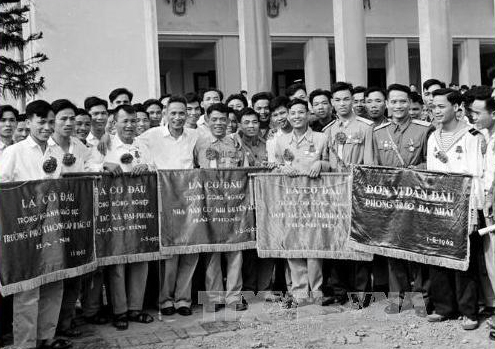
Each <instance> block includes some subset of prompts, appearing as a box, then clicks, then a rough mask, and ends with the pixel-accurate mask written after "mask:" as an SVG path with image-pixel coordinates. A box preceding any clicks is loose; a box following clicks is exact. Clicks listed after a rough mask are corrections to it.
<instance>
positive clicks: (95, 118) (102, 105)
mask: <svg viewBox="0 0 495 349" xmlns="http://www.w3.org/2000/svg"><path fill="white" fill-rule="evenodd" d="M84 109H86V111H87V112H88V113H89V115H90V116H91V132H90V133H89V136H88V137H87V138H86V142H88V143H89V144H91V145H92V146H94V147H96V146H97V145H98V143H99V142H100V138H101V137H102V136H103V135H104V134H105V127H106V126H107V121H108V103H107V101H105V100H103V99H101V98H98V97H94V96H93V97H88V98H86V99H85V100H84Z"/></svg>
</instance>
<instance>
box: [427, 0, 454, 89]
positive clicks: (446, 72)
mask: <svg viewBox="0 0 495 349" xmlns="http://www.w3.org/2000/svg"><path fill="white" fill-rule="evenodd" d="M450 16H451V11H450V0H434V1H432V0H418V17H419V50H420V60H421V81H422V82H424V81H425V80H428V79H431V78H435V79H439V80H441V81H444V82H445V83H446V84H447V85H448V84H449V83H450V82H451V80H452V59H453V58H452V33H451V29H450Z"/></svg>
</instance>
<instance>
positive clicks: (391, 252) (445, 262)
mask: <svg viewBox="0 0 495 349" xmlns="http://www.w3.org/2000/svg"><path fill="white" fill-rule="evenodd" d="M347 246H349V247H351V248H353V249H356V250H359V251H363V252H368V253H374V254H377V255H381V256H385V257H392V258H398V259H405V260H408V261H413V262H418V263H421V264H431V265H437V266H439V267H445V268H449V269H457V270H462V271H466V270H468V268H469V239H468V253H467V256H466V260H456V259H451V258H447V257H439V256H430V255H424V254H421V253H417V252H411V251H406V250H400V249H394V248H388V247H380V246H371V245H364V244H361V243H359V242H356V241H352V240H349V241H348V242H347Z"/></svg>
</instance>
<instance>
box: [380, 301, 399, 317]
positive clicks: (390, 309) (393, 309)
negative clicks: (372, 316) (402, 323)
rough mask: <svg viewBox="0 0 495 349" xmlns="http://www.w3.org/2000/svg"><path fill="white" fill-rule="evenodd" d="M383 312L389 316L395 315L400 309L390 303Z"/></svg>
mask: <svg viewBox="0 0 495 349" xmlns="http://www.w3.org/2000/svg"><path fill="white" fill-rule="evenodd" d="M383 311H384V312H385V313H387V314H389V315H395V314H399V313H400V307H399V305H398V304H396V303H390V304H389V305H387V306H386V307H385V309H384V310H383Z"/></svg>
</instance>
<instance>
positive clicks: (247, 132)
mask: <svg viewBox="0 0 495 349" xmlns="http://www.w3.org/2000/svg"><path fill="white" fill-rule="evenodd" d="M238 122H239V132H238V133H235V134H233V135H232V137H233V138H234V139H236V140H237V141H238V143H239V144H240V145H241V147H242V149H244V151H245V154H246V158H247V161H248V163H249V166H268V154H267V151H266V141H265V140H264V139H263V138H262V137H260V116H259V114H258V113H257V112H255V111H254V109H252V108H244V109H243V110H242V111H241V112H240V115H239V120H238ZM272 167H273V166H272ZM274 269H275V259H274V258H259V257H258V253H257V252H256V250H245V251H243V265H242V280H243V290H244V291H252V292H259V293H260V296H262V297H263V298H264V299H265V300H268V301H277V300H279V298H280V297H277V296H276V295H274V293H273V292H272V289H273V272H274Z"/></svg>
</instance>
